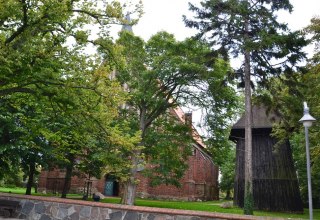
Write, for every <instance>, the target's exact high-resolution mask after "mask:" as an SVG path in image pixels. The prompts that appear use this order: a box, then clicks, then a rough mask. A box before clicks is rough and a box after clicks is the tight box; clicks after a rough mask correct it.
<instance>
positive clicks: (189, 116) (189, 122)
mask: <svg viewBox="0 0 320 220" xmlns="http://www.w3.org/2000/svg"><path fill="white" fill-rule="evenodd" d="M184 123H185V124H186V125H188V126H190V127H192V112H188V113H185V114H184Z"/></svg>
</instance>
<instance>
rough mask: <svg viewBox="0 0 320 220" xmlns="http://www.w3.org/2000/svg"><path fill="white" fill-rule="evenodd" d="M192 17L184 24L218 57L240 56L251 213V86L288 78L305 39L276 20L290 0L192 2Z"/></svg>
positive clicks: (246, 203) (248, 210) (247, 196)
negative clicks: (281, 75)
mask: <svg viewBox="0 0 320 220" xmlns="http://www.w3.org/2000/svg"><path fill="white" fill-rule="evenodd" d="M189 6H190V8H189V9H190V10H191V11H193V12H195V13H196V17H195V18H194V19H193V20H192V19H187V18H186V17H184V20H185V23H186V25H187V26H188V27H192V28H197V29H198V30H199V34H198V35H197V37H198V38H207V39H208V40H209V41H210V43H211V45H212V46H213V48H215V54H216V55H217V56H223V57H224V58H225V59H228V58H229V56H230V55H232V57H233V58H236V59H239V58H241V60H242V65H241V66H240V67H239V68H238V69H237V70H236V71H235V73H236V74H235V76H237V77H239V78H240V80H241V83H240V85H242V86H243V85H244V87H245V115H246V120H245V121H246V124H245V127H246V128H245V133H246V135H245V143H246V144H245V145H246V146H245V149H246V154H245V158H246V159H245V161H246V164H245V198H244V200H245V201H244V213H245V214H251V215H252V214H253V207H254V204H253V188H252V131H251V127H252V120H251V87H252V86H253V82H252V80H251V77H253V78H254V81H255V82H256V83H258V84H259V85H261V86H266V87H268V79H269V78H270V77H273V76H275V75H280V74H282V73H283V74H286V75H288V76H290V74H291V73H292V72H293V69H294V67H295V65H296V64H297V63H298V62H299V61H301V60H303V59H304V58H305V54H304V53H303V52H301V49H302V47H303V46H305V45H306V44H307V42H306V40H305V39H304V38H303V37H302V36H301V35H300V33H299V32H290V31H289V29H288V27H287V25H286V24H284V23H281V22H278V21H277V16H276V12H277V11H279V10H287V11H289V12H291V11H292V5H291V4H290V2H289V0H281V1H278V0H277V1H271V0H250V1H249V0H208V1H203V2H201V7H200V8H199V7H196V6H195V5H192V4H190V5H189Z"/></svg>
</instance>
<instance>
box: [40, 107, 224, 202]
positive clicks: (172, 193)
mask: <svg viewBox="0 0 320 220" xmlns="http://www.w3.org/2000/svg"><path fill="white" fill-rule="evenodd" d="M170 113H171V114H174V116H176V117H177V119H178V120H180V121H181V122H183V123H188V122H187V121H189V123H190V124H191V122H192V114H191V113H183V111H182V110H181V109H180V108H176V109H173V110H171V112H170ZM191 126H192V124H191ZM193 140H194V143H193V145H192V154H191V155H190V156H189V158H188V168H187V170H186V171H185V174H184V176H183V177H182V179H181V180H180V183H181V187H180V188H178V187H175V186H173V185H165V184H162V185H159V186H156V187H152V186H151V185H150V184H149V183H150V180H149V179H148V178H146V177H144V176H143V175H142V174H139V178H138V179H139V184H138V186H137V197H140V198H158V199H174V200H187V201H197V200H201V201H206V200H217V199H219V188H218V175H219V168H218V166H216V165H215V164H214V161H213V160H212V157H211V156H210V154H209V153H208V152H207V150H206V146H205V144H204V143H203V141H202V139H201V137H200V135H199V134H198V132H197V131H196V130H195V128H193ZM64 177H65V172H64V170H61V169H54V170H50V171H45V170H44V171H42V172H41V174H40V177H39V186H38V189H39V191H40V192H44V191H45V192H51V193H61V192H62V187H63V183H64ZM86 190H89V192H90V193H94V192H100V193H102V194H104V195H106V196H119V195H121V191H122V185H121V182H118V180H117V178H116V177H115V176H113V175H112V173H109V174H104V175H103V176H102V177H101V178H100V179H96V178H91V179H90V180H88V179H87V178H86V177H85V176H83V177H78V176H73V177H72V180H71V185H70V190H69V192H70V193H71V192H76V193H84V191H86Z"/></svg>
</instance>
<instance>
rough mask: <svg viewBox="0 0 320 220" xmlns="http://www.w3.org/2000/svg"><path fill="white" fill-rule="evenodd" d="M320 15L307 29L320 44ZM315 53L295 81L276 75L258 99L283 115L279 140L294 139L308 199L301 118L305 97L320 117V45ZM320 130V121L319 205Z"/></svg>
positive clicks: (314, 131)
mask: <svg viewBox="0 0 320 220" xmlns="http://www.w3.org/2000/svg"><path fill="white" fill-rule="evenodd" d="M319 24H320V22H319V19H318V18H316V17H315V18H313V19H312V20H311V24H310V25H309V26H308V27H306V28H305V32H306V33H308V34H311V40H312V41H313V43H315V44H316V45H318V44H319V39H320V38H319V33H320V32H319V27H320V25H319ZM314 52H315V53H314V55H313V57H312V58H311V59H310V60H309V62H308V63H307V65H306V66H305V72H304V74H303V75H302V74H299V73H295V76H296V77H295V79H296V80H295V82H290V83H288V81H289V79H287V78H282V79H281V80H279V79H273V80H272V81H271V84H270V85H271V86H270V87H269V91H265V90H262V91H259V93H258V94H259V95H258V97H257V99H258V100H259V101H260V102H263V103H266V104H267V105H268V106H270V108H271V109H272V110H273V111H276V112H277V114H278V115H280V116H281V118H282V121H281V123H280V124H279V125H277V126H276V129H275V130H274V135H275V136H276V137H277V138H278V139H279V140H284V139H290V143H291V145H292V148H293V158H294V161H295V166H296V169H297V173H298V178H299V185H300V191H301V195H302V199H303V202H304V203H307V201H308V187H307V177H306V176H307V174H306V156H305V154H306V152H305V142H304V135H305V134H304V129H303V126H302V125H301V123H299V122H298V121H299V119H300V118H301V117H302V115H303V106H302V103H303V101H307V103H308V106H309V107H310V113H311V114H312V115H313V116H314V117H315V118H316V119H318V118H319V116H320V115H319V113H320V112H319V104H318V103H319V76H318V73H319V47H316V50H315V51H314ZM318 134H319V126H318V123H314V125H313V126H312V127H311V128H310V134H309V139H310V146H311V148H310V154H311V161H312V162H311V167H312V173H311V175H312V190H313V200H314V203H313V204H314V205H315V207H319V206H320V197H319V190H318V189H319V184H320V183H319V181H318V180H319V159H320V157H319V144H318V141H317V136H318Z"/></svg>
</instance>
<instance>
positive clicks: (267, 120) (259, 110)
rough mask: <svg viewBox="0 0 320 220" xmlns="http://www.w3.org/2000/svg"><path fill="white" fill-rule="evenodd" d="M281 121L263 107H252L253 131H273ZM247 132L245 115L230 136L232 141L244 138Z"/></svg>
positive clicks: (234, 126) (235, 125) (233, 128)
mask: <svg viewBox="0 0 320 220" xmlns="http://www.w3.org/2000/svg"><path fill="white" fill-rule="evenodd" d="M278 121H279V116H277V115H276V114H275V113H274V112H272V111H270V112H269V111H267V108H266V107H265V106H263V105H255V106H252V129H253V131H254V130H256V129H272V125H273V123H275V122H278ZM244 130H245V114H243V115H242V117H241V118H240V119H239V120H238V121H237V122H236V123H235V124H234V125H233V127H232V129H231V133H230V136H229V139H230V140H235V139H237V138H240V137H244Z"/></svg>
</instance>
